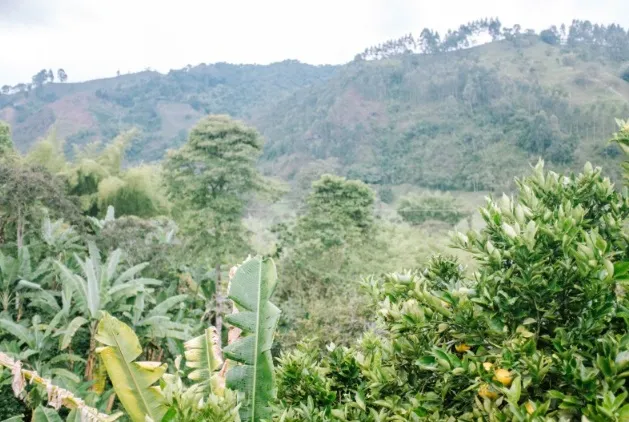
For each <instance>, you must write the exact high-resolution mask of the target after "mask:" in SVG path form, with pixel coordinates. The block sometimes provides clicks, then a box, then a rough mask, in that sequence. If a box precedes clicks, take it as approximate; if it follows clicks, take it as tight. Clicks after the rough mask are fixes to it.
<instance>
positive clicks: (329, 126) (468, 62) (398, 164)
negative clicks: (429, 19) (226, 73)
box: [255, 36, 629, 190]
mask: <svg viewBox="0 0 629 422" xmlns="http://www.w3.org/2000/svg"><path fill="white" fill-rule="evenodd" d="M618 75H619V70H618V64H614V63H609V62H603V61H601V60H590V59H587V58H583V57H580V56H579V55H577V54H575V53H573V52H570V51H566V50H565V49H562V48H561V47H559V46H551V45H548V44H546V43H544V42H542V41H540V40H539V38H538V37H537V36H532V37H527V38H524V39H521V40H520V42H519V43H518V44H514V43H513V42H510V41H506V40H503V41H497V42H493V43H489V44H486V45H483V46H479V47H475V48H470V49H466V50H461V51H455V52H448V53H438V54H432V55H415V54H412V55H400V56H398V57H394V58H390V59H384V60H374V61H358V62H353V63H350V64H349V65H347V66H345V67H343V68H342V69H340V70H339V72H337V73H336V74H335V75H334V76H333V77H332V78H331V79H330V80H329V81H327V82H326V83H325V84H318V85H316V86H313V87H311V88H309V89H305V90H301V91H299V92H296V93H295V94H293V95H291V96H290V97H289V98H287V99H284V100H282V101H281V102H280V103H279V104H278V105H277V106H276V107H275V108H273V109H270V110H269V111H268V112H267V113H265V114H264V115H263V116H261V117H260V118H259V119H258V120H256V122H255V123H256V125H257V126H258V127H259V128H260V129H261V130H262V131H263V133H264V134H265V135H266V137H267V139H268V145H267V149H266V155H265V158H266V159H267V160H269V161H270V162H272V163H274V166H275V172H279V173H281V174H282V175H284V176H288V177H291V176H297V177H299V174H298V173H299V171H302V170H300V169H303V167H304V165H306V164H307V163H311V162H312V160H313V159H318V160H320V161H317V162H316V163H315V165H316V166H317V167H322V168H329V169H343V171H344V172H346V174H348V175H350V176H351V177H355V178H360V179H363V180H366V181H369V182H372V183H378V184H380V183H382V184H394V185H397V184H400V183H413V184H417V185H423V186H429V187H434V188H441V189H461V188H462V189H469V190H478V189H494V188H500V187H502V184H503V181H510V180H511V179H512V176H514V175H516V174H518V173H521V172H522V170H523V168H524V167H526V166H528V163H529V162H530V161H532V160H535V159H536V157H538V156H542V157H544V158H545V159H547V160H548V161H550V162H551V163H552V164H553V165H554V166H556V167H557V166H558V167H565V166H576V167H578V166H580V164H582V162H583V161H584V160H585V159H586V157H587V158H589V159H591V160H593V161H596V162H599V163H603V162H606V161H608V160H609V159H610V158H613V157H614V156H616V154H617V151H616V150H615V148H613V147H606V144H605V143H604V141H606V140H607V139H608V136H609V135H610V134H611V133H612V132H613V131H614V130H615V128H616V124H615V121H614V118H615V117H623V116H627V115H629V83H627V82H626V81H624V80H623V79H621V78H620V77H619V76H618ZM278 163H279V164H281V165H279V166H278ZM309 166H312V164H310V165H309ZM309 166H307V167H309ZM305 171H308V169H306V170H305Z"/></svg>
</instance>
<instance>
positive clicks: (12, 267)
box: [0, 246, 49, 319]
mask: <svg viewBox="0 0 629 422" xmlns="http://www.w3.org/2000/svg"><path fill="white" fill-rule="evenodd" d="M48 271H49V268H48V266H47V265H45V264H40V265H38V266H37V267H36V268H32V266H31V257H30V253H29V249H28V247H26V246H24V247H22V248H21V249H20V250H18V252H17V257H14V256H10V255H5V254H3V253H2V252H0V302H1V303H2V312H3V313H4V314H7V313H12V311H13V310H15V316H16V317H17V319H19V316H20V314H21V310H22V305H21V303H20V292H21V291H23V290H24V289H31V290H32V289H41V286H40V285H39V282H40V281H41V279H42V278H44V277H45V275H46V274H47V273H48Z"/></svg>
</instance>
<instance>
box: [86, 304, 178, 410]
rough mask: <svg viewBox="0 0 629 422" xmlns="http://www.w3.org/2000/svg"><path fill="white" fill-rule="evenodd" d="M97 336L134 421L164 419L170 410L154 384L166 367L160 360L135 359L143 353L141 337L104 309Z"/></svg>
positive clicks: (102, 354)
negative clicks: (143, 360)
mask: <svg viewBox="0 0 629 422" xmlns="http://www.w3.org/2000/svg"><path fill="white" fill-rule="evenodd" d="M96 339H97V340H98V341H99V342H100V343H102V344H103V345H104V346H103V347H99V348H98V349H97V350H96V352H97V353H98V354H99V355H100V357H101V359H102V361H103V363H104V364H105V368H107V374H108V375H109V378H110V379H111V383H112V384H113V387H114V391H115V392H116V395H117V396H118V399H119V400H120V402H121V403H122V405H123V406H124V408H125V410H126V411H127V413H128V415H129V417H130V418H131V420H132V421H133V422H145V421H146V420H147V417H148V418H150V419H151V420H153V421H156V422H158V421H161V420H162V418H163V416H164V414H165V413H166V411H167V410H168V408H167V406H166V404H165V399H164V396H163V394H162V392H161V390H160V388H159V387H158V386H156V385H153V384H155V383H156V382H157V381H158V380H159V379H160V378H161V377H162V375H163V374H164V372H165V371H166V364H162V363H160V362H134V361H135V359H137V357H138V356H140V355H141V354H142V347H141V346H140V341H139V340H138V337H137V336H136V335H135V333H134V332H133V330H132V329H131V328H130V327H128V326H127V325H125V324H124V323H122V322H120V321H119V320H118V319H116V318H114V317H112V316H111V315H109V314H108V313H106V312H103V318H102V319H101V320H100V322H99V323H98V331H97V334H96Z"/></svg>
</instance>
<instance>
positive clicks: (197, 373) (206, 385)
mask: <svg viewBox="0 0 629 422" xmlns="http://www.w3.org/2000/svg"><path fill="white" fill-rule="evenodd" d="M184 347H185V349H186V352H185V356H186V366H188V368H191V369H193V371H192V372H190V374H188V378H189V379H191V380H193V381H196V382H197V385H199V386H201V387H202V388H203V390H204V391H205V392H206V393H207V394H208V396H209V393H214V394H216V395H222V389H223V387H224V382H223V381H222V379H220V378H222V377H221V376H220V374H218V373H216V371H218V370H219V369H220V368H221V366H222V364H223V360H222V359H221V356H220V349H219V347H218V335H217V334H216V327H210V328H208V329H207V330H205V332H204V333H203V334H202V335H200V336H198V337H195V338H193V339H191V340H188V341H187V342H186V343H185V344H184Z"/></svg>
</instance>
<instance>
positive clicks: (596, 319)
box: [275, 163, 629, 422]
mask: <svg viewBox="0 0 629 422" xmlns="http://www.w3.org/2000/svg"><path fill="white" fill-rule="evenodd" d="M517 184H518V187H519V194H518V197H517V198H518V199H517V200H514V199H510V198H508V197H506V196H503V198H502V199H500V200H493V199H489V200H488V202H487V205H486V206H485V207H484V208H483V209H482V210H481V214H482V217H483V219H484V220H485V223H486V227H485V228H484V229H483V230H482V231H480V232H469V233H468V234H467V235H464V234H461V233H458V234H456V235H455V236H454V240H453V241H454V243H455V245H456V246H457V247H460V248H462V249H464V250H466V251H468V252H470V253H472V254H473V255H474V256H475V258H476V260H477V263H478V269H477V271H476V272H475V273H474V274H473V275H466V274H465V273H464V271H463V270H462V268H461V267H460V266H459V265H458V263H457V262H456V260H455V259H453V258H448V257H438V258H435V259H433V260H432V261H430V262H429V264H428V266H427V268H426V269H425V270H424V271H421V272H407V273H401V274H392V275H389V276H386V277H384V278H382V279H370V280H367V281H365V283H364V285H365V287H366V288H367V290H368V291H369V292H370V294H371V296H372V297H373V298H374V306H376V307H377V309H378V311H377V315H378V318H377V330H376V331H375V332H369V333H366V334H364V336H363V338H362V339H361V340H360V341H359V342H358V343H357V344H356V345H355V346H353V347H352V348H351V349H346V348H337V347H334V346H331V347H330V348H329V352H328V353H325V354H322V355H318V356H315V355H312V354H307V355H304V352H303V351H299V350H298V351H297V352H293V353H289V354H284V355H283V356H282V358H281V359H280V367H279V369H278V373H277V375H278V385H279V386H281V388H280V389H279V391H280V394H279V396H278V400H277V402H276V404H275V406H276V415H277V417H276V419H275V420H280V419H281V420H283V421H286V422H288V421H303V420H338V421H349V420H352V421H375V420H405V421H419V420H432V421H438V420H439V421H454V420H457V421H472V420H474V421H476V420H488V421H510V420H518V421H525V420H529V421H542V420H544V421H547V420H555V421H557V420H566V421H567V420H591V421H608V420H609V421H614V420H627V418H628V417H629V404H627V403H628V402H627V390H626V387H625V380H626V377H627V373H628V372H627V370H628V369H629V335H628V334H627V328H628V326H627V325H628V323H629V313H628V312H627V310H628V309H629V307H628V305H629V301H628V300H627V297H626V295H625V291H624V289H625V285H626V283H627V280H628V279H629V262H628V261H626V259H627V250H628V247H629V241H628V240H629V236H628V235H627V234H626V233H625V231H624V229H623V223H624V221H625V220H626V218H627V216H628V215H629V202H628V200H627V197H626V196H623V195H621V194H620V193H618V192H616V191H615V190H614V189H613V185H612V184H611V182H610V181H609V179H607V178H603V177H602V176H601V171H600V169H594V168H592V166H590V165H589V164H588V165H586V167H585V170H584V172H583V174H580V175H578V176H570V177H566V176H563V175H559V174H556V173H553V172H544V170H543V165H542V164H541V163H540V165H538V166H537V167H536V168H535V170H534V172H533V174H532V175H531V176H529V177H527V178H524V179H522V180H518V181H517ZM305 364H307V370H308V373H309V374H310V377H311V378H312V379H313V380H315V381H316V383H314V384H313V385H312V386H311V388H309V389H307V388H304V387H303V385H302V383H298V382H292V381H291V380H293V379H294V377H296V376H298V374H297V371H303V370H304V368H305ZM332 397H333V400H331V398H332Z"/></svg>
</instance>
